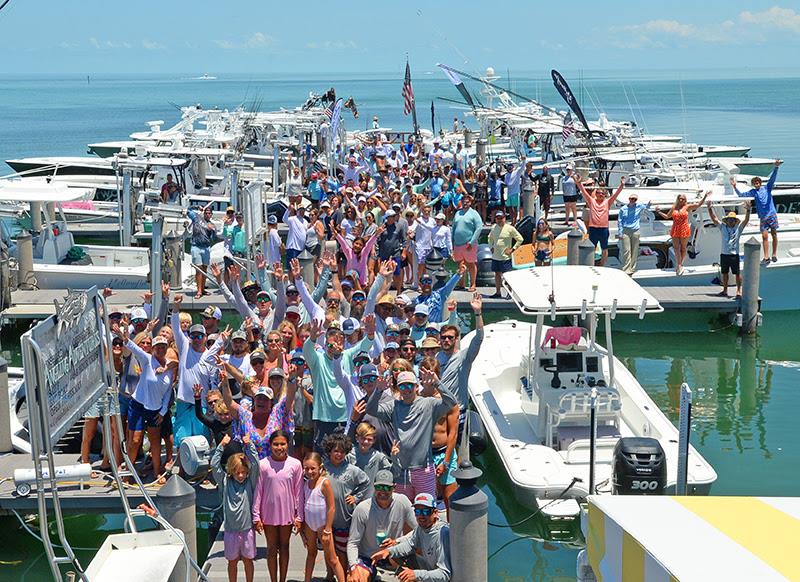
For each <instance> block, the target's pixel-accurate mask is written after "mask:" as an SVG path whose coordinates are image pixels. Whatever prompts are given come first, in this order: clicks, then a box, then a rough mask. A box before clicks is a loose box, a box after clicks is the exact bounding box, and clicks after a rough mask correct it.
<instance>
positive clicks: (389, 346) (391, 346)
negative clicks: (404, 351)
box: [384, 342, 400, 350]
mask: <svg viewBox="0 0 800 582" xmlns="http://www.w3.org/2000/svg"><path fill="white" fill-rule="evenodd" d="M384 349H386V350H399V349H400V344H399V343H397V342H389V343H387V344H386V347H385V348H384Z"/></svg>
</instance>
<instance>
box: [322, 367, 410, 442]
mask: <svg viewBox="0 0 800 582" xmlns="http://www.w3.org/2000/svg"><path fill="white" fill-rule="evenodd" d="M337 362H338V364H337ZM353 368H354V370H356V373H355V374H354V375H352V376H350V375H348V374H346V373H345V372H344V371H343V370H342V366H341V358H340V359H339V360H335V361H334V367H333V371H334V375H335V376H336V381H337V382H338V383H339V385H340V386H346V387H347V388H346V390H349V391H350V392H351V394H353V397H354V400H353V405H352V410H351V411H350V417H349V418H348V421H347V427H346V430H347V434H348V436H349V437H350V438H351V439H353V440H355V438H356V428H357V427H358V425H359V423H361V422H368V423H370V424H371V425H372V426H374V427H375V430H376V433H375V448H376V449H377V450H379V451H381V452H382V453H383V454H385V455H387V456H389V455H391V454H392V445H393V444H394V440H395V433H394V428H393V427H392V425H391V423H390V422H387V421H386V420H383V419H381V418H378V417H377V416H373V415H371V414H367V413H366V406H367V400H369V397H370V396H371V395H372V393H373V392H374V391H375V388H376V387H377V385H378V368H377V366H375V365H374V364H372V363H370V360H369V355H368V354H367V353H366V352H359V353H357V354H356V355H355V356H353ZM392 398H393V396H392V394H391V392H390V391H386V392H384V393H383V394H382V395H381V396H380V400H381V401H384V400H391V399H392Z"/></svg>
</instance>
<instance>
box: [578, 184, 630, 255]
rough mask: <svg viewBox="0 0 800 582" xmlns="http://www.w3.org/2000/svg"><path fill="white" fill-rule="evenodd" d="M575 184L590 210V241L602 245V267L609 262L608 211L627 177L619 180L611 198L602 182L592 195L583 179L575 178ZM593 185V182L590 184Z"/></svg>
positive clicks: (620, 191) (595, 244)
mask: <svg viewBox="0 0 800 582" xmlns="http://www.w3.org/2000/svg"><path fill="white" fill-rule="evenodd" d="M575 183H576V184H577V186H578V188H579V189H580V191H581V194H582V195H583V199H584V200H585V201H586V208H587V209H588V210H589V240H590V241H592V244H594V246H595V247H597V244H598V243H599V244H600V250H601V251H602V253H603V254H602V256H601V258H600V266H601V267H602V266H604V265H605V264H606V261H607V260H608V209H609V207H610V206H611V205H612V204H613V203H614V200H616V199H617V196H619V195H620V194H621V193H622V189H623V188H624V187H625V176H622V177H621V178H620V180H619V188H617V191H616V192H614V194H612V195H611V197H609V198H606V185H605V182H603V181H602V180H600V181H599V182H598V183H597V186H596V187H595V188H594V189H593V191H592V193H591V194H590V193H589V191H588V190H587V189H586V186H584V184H583V181H582V180H581V177H580V176H578V175H576V176H575ZM589 184H590V185H591V184H592V182H589Z"/></svg>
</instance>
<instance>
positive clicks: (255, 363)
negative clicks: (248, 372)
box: [250, 360, 264, 366]
mask: <svg viewBox="0 0 800 582" xmlns="http://www.w3.org/2000/svg"><path fill="white" fill-rule="evenodd" d="M250 365H251V366H263V365H264V360H250Z"/></svg>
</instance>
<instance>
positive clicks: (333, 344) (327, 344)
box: [325, 342, 336, 349]
mask: <svg viewBox="0 0 800 582" xmlns="http://www.w3.org/2000/svg"><path fill="white" fill-rule="evenodd" d="M325 347H326V348H328V349H331V348H335V347H336V344H335V343H333V342H327V343H326V344H325Z"/></svg>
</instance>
